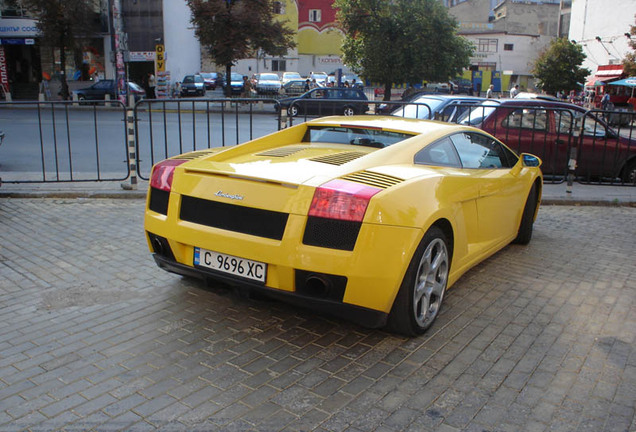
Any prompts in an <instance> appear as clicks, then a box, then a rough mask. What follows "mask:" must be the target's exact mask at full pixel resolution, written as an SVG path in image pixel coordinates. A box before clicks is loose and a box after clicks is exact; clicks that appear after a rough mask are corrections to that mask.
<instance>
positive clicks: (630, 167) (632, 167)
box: [622, 160, 636, 185]
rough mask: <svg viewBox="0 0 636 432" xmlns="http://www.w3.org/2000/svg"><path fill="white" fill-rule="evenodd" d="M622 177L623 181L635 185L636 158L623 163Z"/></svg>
mask: <svg viewBox="0 0 636 432" xmlns="http://www.w3.org/2000/svg"><path fill="white" fill-rule="evenodd" d="M622 177H623V178H622V180H623V183H625V184H628V185H636V160H632V161H631V162H628V163H627V165H625V170H624V171H623V176H622Z"/></svg>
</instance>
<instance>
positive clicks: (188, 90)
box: [181, 75, 205, 97]
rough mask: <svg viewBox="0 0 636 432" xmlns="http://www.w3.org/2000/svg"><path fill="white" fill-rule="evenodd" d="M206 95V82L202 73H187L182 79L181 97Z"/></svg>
mask: <svg viewBox="0 0 636 432" xmlns="http://www.w3.org/2000/svg"><path fill="white" fill-rule="evenodd" d="M203 95H205V82H204V81H203V77H202V76H201V75H186V76H184V77H183V81H181V97H188V96H203Z"/></svg>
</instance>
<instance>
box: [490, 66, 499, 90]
mask: <svg viewBox="0 0 636 432" xmlns="http://www.w3.org/2000/svg"><path fill="white" fill-rule="evenodd" d="M491 84H492V85H493V86H494V89H493V90H494V91H496V92H500V91H501V71H493V72H492V81H491Z"/></svg>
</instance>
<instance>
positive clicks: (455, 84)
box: [448, 78, 474, 95]
mask: <svg viewBox="0 0 636 432" xmlns="http://www.w3.org/2000/svg"><path fill="white" fill-rule="evenodd" d="M448 84H449V85H450V89H451V92H453V93H454V94H467V95H472V94H473V91H474V90H473V82H472V81H471V80H469V79H466V78H457V79H454V80H451V81H449V82H448Z"/></svg>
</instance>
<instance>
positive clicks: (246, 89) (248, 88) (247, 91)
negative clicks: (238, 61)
mask: <svg viewBox="0 0 636 432" xmlns="http://www.w3.org/2000/svg"><path fill="white" fill-rule="evenodd" d="M241 97H242V98H249V97H252V81H250V80H249V79H247V75H243V91H242V92H241ZM243 103H244V104H246V103H247V102H243Z"/></svg>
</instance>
